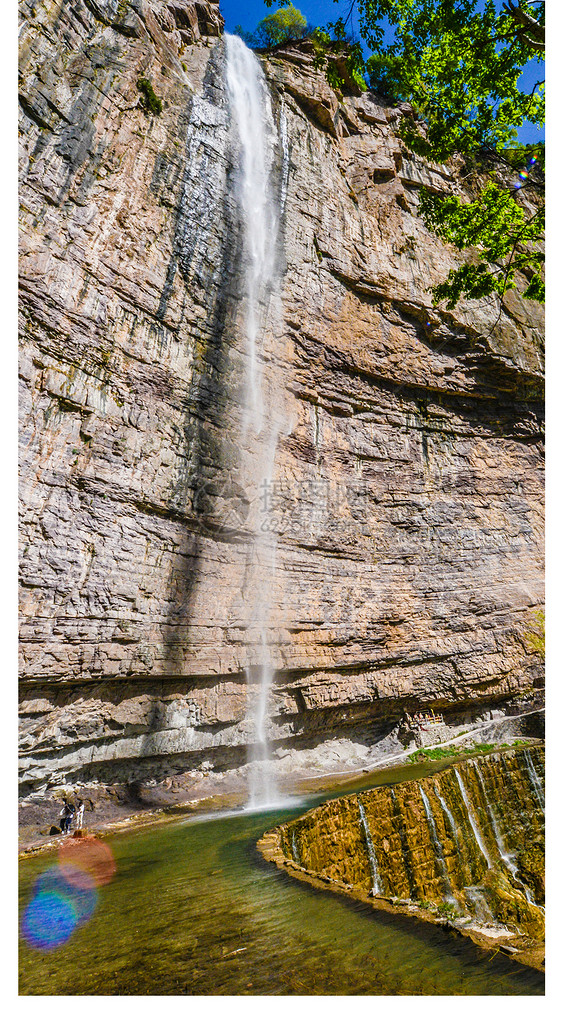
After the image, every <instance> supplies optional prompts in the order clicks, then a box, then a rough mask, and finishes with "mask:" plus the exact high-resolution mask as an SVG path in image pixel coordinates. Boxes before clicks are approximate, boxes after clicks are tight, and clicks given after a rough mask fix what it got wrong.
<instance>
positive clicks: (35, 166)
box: [20, 0, 542, 792]
mask: <svg viewBox="0 0 562 1014" xmlns="http://www.w3.org/2000/svg"><path fill="white" fill-rule="evenodd" d="M20 7H21V18H22V20H21V30H20V46H21V60H20V113H21V136H20V140H21V248H20V254H21V256H20V279H21V301H20V314H21V358H20V380H21V400H20V407H21V428H20V432H21V459H20V460H21V486H20V489H21V515H20V516H21V541H20V547H21V666H20V677H21V695H22V735H23V738H22V785H23V790H24V792H28V791H29V790H31V789H36V788H39V787H41V786H44V785H45V784H46V782H47V781H49V782H51V783H53V782H55V783H56V782H61V781H65V780H70V781H71V780H72V779H81V780H88V779H90V780H92V779H94V780H97V779H99V780H100V781H104V780H105V781H111V780H114V781H115V780H123V779H124V780H127V779H130V778H133V777H135V778H139V777H145V776H149V775H154V774H155V775H156V776H157V777H161V776H163V775H164V774H165V775H170V774H171V773H173V772H178V771H188V770H190V769H191V768H192V767H194V766H196V765H198V764H200V763H202V762H206V763H215V764H218V765H222V766H223V767H228V766H235V765H239V764H241V763H243V761H244V758H245V751H246V747H247V744H248V742H249V741H250V740H251V739H252V734H253V730H252V723H251V721H250V720H249V718H248V715H249V713H250V712H249V709H248V702H249V700H251V698H252V695H253V694H254V692H255V685H254V682H255V678H256V677H255V672H256V663H257V646H256V644H255V639H254V636H253V633H252V630H251V624H250V622H249V615H248V613H249V605H248V603H249V600H250V597H251V596H250V589H251V588H253V589H254V591H255V588H256V586H258V587H259V583H260V581H263V580H264V579H263V575H262V576H261V577H260V571H259V566H258V563H257V561H256V559H255V552H254V549H255V545H254V541H253V533H255V532H256V531H257V530H259V528H260V526H261V525H265V526H267V527H268V528H269V529H270V530H273V531H275V533H276V535H277V552H276V569H275V575H274V577H271V576H270V578H268V584H269V587H268V590H267V593H268V596H269V599H270V601H271V610H270V633H269V641H270V653H271V663H272V665H273V667H274V668H275V671H276V676H275V685H274V688H273V695H272V702H271V707H270V712H271V713H270V728H269V736H270V739H271V740H272V742H273V743H274V745H279V746H287V745H292V746H294V745H299V744H303V745H307V746H310V745H311V744H312V745H313V744H314V743H317V742H321V741H322V740H325V739H326V738H330V737H332V738H333V737H337V736H338V735H341V734H345V735H348V736H351V737H353V736H354V735H362V736H365V735H367V736H370V737H371V739H374V740H376V739H377V737H380V736H383V735H384V734H385V731H387V730H388V728H389V727H390V726H391V725H392V724H393V723H395V722H396V721H397V720H398V718H399V717H400V716H401V714H402V713H403V710H404V709H405V708H407V709H409V710H411V709H412V708H415V707H416V705H419V704H426V705H433V706H438V707H439V708H440V709H441V710H444V711H447V710H448V711H450V712H454V711H455V710H456V711H459V710H462V709H463V708H464V709H466V708H467V707H469V706H470V707H473V706H479V705H482V706H485V705H489V704H490V703H491V702H501V701H505V700H507V699H510V698H513V695H515V694H518V693H523V692H526V691H529V690H531V689H532V688H534V687H537V686H540V685H541V666H540V659H539V658H538V656H537V654H536V652H535V651H534V649H533V645H532V642H531V641H530V640H529V636H528V632H529V630H530V629H531V628H532V627H533V625H534V623H535V617H536V610H537V608H538V607H539V606H540V603H541V601H542V562H541V553H542V541H541V540H542V490H541V480H540V465H541V460H542V459H541V453H542V436H541V432H542V431H541V412H542V400H541V399H542V393H541V392H542V386H541V367H542V358H541V321H540V315H539V308H538V307H537V306H535V305H534V304H530V303H528V302H527V301H523V300H522V299H520V298H519V296H518V295H517V294H511V295H510V297H509V301H508V303H507V307H506V310H505V311H504V312H503V313H502V314H501V316H499V317H498V307H497V306H496V305H492V304H484V303H482V304H474V305H472V304H466V305H464V306H462V307H459V308H458V310H456V311H452V312H451V311H437V310H434V309H432V307H431V296H430V292H429V289H430V287H431V285H432V284H435V283H436V282H437V281H438V280H441V279H442V278H443V276H444V274H446V272H447V270H448V268H449V267H450V266H451V265H452V264H454V263H455V254H454V251H452V250H451V249H449V248H447V247H445V246H443V245H442V244H441V243H440V242H439V241H438V240H437V239H436V238H435V237H434V236H432V235H431V234H430V233H428V231H427V230H426V228H425V226H424V225H423V223H422V221H421V220H420V218H419V216H418V215H417V212H416V209H417V205H418V193H419V187H420V186H421V185H426V186H430V187H432V188H433V189H434V190H437V191H445V190H447V189H450V188H453V189H458V188H459V187H460V185H461V184H460V182H459V177H458V173H457V171H456V170H455V168H454V167H448V168H447V167H443V166H429V165H426V164H423V163H422V162H421V161H420V160H414V159H413V158H412V157H411V156H409V155H408V153H407V152H406V151H405V149H404V147H403V145H402V143H401V141H400V140H399V138H398V135H397V128H398V126H399V121H400V118H401V116H402V114H403V110H402V109H395V108H391V107H389V106H388V105H385V104H384V102H383V101H382V100H380V99H379V98H377V97H376V96H374V95H372V94H371V93H365V94H362V95H353V94H349V95H340V94H336V93H335V92H334V91H333V90H332V89H330V88H329V87H328V85H327V84H326V82H325V80H324V79H323V78H322V76H321V75H320V74H319V73H318V72H317V71H315V70H314V67H313V64H312V55H311V52H310V51H309V48H308V44H307V43H306V42H305V43H303V44H301V45H299V46H297V47H293V48H291V47H289V48H288V49H286V50H278V51H276V52H275V53H273V54H272V55H270V56H269V57H262V61H263V66H264V70H265V73H266V75H267V78H268V81H269V86H270V92H271V100H272V109H273V116H274V120H275V124H276V129H277V138H276V141H275V152H274V154H275V170H274V174H273V176H274V178H273V181H272V185H273V186H274V188H275V193H276V200H277V205H278V211H279V241H278V267H277V285H276V287H275V290H274V291H273V292H272V293H271V295H270V299H269V302H268V305H267V306H264V307H263V308H262V309H263V321H262V324H263V326H262V330H261V337H260V342H261V353H260V356H261V362H262V368H263V382H264V386H265V390H266V392H268V397H269V404H270V405H271V406H274V407H275V411H276V412H278V413H279V420H280V421H279V425H278V439H277V449H276V455H275V463H274V473H273V475H272V477H271V480H270V482H269V483H268V484H267V485H266V486H263V484H261V485H260V483H259V481H258V480H259V469H258V468H257V465H256V464H255V462H256V461H257V459H258V458H259V441H258V442H257V444H256V446H254V445H253V444H251V445H249V444H248V442H246V443H245V442H244V437H243V433H242V430H241V390H242V387H243V378H244V371H245V362H246V350H245V348H244V344H243V333H242V332H243V329H242V327H241V316H242V314H243V306H242V302H241V299H240V270H241V268H240V250H241V231H240V230H241V225H240V221H239V216H238V214H237V209H236V202H235V200H234V196H233V188H234V185H235V179H236V171H237V167H236V165H234V164H233V159H234V155H233V150H234V149H233V144H232V124H231V122H230V117H229V112H228V103H227V98H226V93H225V75H224V63H225V48H224V40H223V39H222V38H221V34H220V33H221V30H222V19H221V17H220V15H219V13H218V8H217V5H216V4H215V3H210V2H209V3H203V2H201V3H188V2H184V0H174V2H164V0H131V2H117V0H76V2H74V3H72V4H68V3H65V2H64V0H34V2H33V3H31V0H29V2H28V0H24V2H22V4H21V5H20ZM142 81H145V82H148V83H149V85H150V89H151V90H152V93H153V94H154V96H155V98H156V99H157V100H159V101H160V103H161V107H162V108H161V111H160V112H157V111H155V110H154V109H151V108H150V102H149V100H148V98H147V95H148V94H149V91H147V89H148V86H143V85H139V82H142ZM254 466H255V467H254ZM252 469H253V471H252ZM262 486H263V488H262Z"/></svg>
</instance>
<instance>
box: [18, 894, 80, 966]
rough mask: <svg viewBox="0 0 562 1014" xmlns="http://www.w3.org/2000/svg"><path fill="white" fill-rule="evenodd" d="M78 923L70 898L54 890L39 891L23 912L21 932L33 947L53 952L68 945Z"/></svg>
mask: <svg viewBox="0 0 562 1014" xmlns="http://www.w3.org/2000/svg"><path fill="white" fill-rule="evenodd" d="M77 922H78V919H77V916H76V912H75V910H74V907H73V905H72V902H71V901H70V899H69V898H67V897H65V896H64V895H61V894H59V893H58V891H54V890H53V891H39V893H38V894H36V895H35V897H34V898H32V900H31V901H30V903H29V905H28V906H27V908H26V910H25V912H24V913H23V918H22V922H21V933H22V936H23V938H24V940H25V941H26V943H28V944H29V945H30V946H31V947H39V948H41V950H44V951H50V950H53V949H54V948H55V947H60V945H61V944H64V943H66V941H67V940H68V939H69V937H70V936H71V935H72V933H73V932H74V930H75V929H76V925H77Z"/></svg>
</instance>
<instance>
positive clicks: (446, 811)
mask: <svg viewBox="0 0 562 1014" xmlns="http://www.w3.org/2000/svg"><path fill="white" fill-rule="evenodd" d="M433 791H434V792H435V795H436V796H437V799H438V800H439V802H440V804H441V809H442V810H443V813H444V814H445V816H446V818H447V820H448V822H449V827H450V828H451V834H452V835H453V838H454V841H455V845H456V848H457V852H458V854H459V858H460V851H461V850H460V843H459V829H458V827H457V825H456V824H455V818H454V817H453V814H452V813H451V811H450V809H449V807H448V806H447V804H446V802H445V800H444V799H443V796H442V795H441V794H440V793H439V792H438V790H437V786H434V787H433Z"/></svg>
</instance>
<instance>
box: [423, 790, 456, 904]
mask: <svg viewBox="0 0 562 1014" xmlns="http://www.w3.org/2000/svg"><path fill="white" fill-rule="evenodd" d="M420 795H421V797H422V803H423V808H424V810H425V815H426V817H427V823H428V826H429V835H430V838H431V844H432V846H433V852H434V855H435V859H436V861H437V866H438V868H439V872H440V875H441V880H442V881H443V886H444V887H445V895H444V898H445V901H448V902H450V903H452V904H456V900H455V897H454V895H453V889H452V887H451V881H450V880H449V874H448V873H447V865H446V863H445V856H444V855H443V848H442V845H441V842H440V841H439V837H438V835H437V828H436V827H435V820H434V819H433V814H432V812H431V806H430V805H429V799H428V798H427V796H426V794H425V792H424V791H423V788H422V786H421V785H420Z"/></svg>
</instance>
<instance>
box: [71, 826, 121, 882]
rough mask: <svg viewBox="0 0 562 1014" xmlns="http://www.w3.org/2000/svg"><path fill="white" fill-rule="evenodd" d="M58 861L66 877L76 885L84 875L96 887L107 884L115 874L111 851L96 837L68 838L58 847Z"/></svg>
mask: <svg viewBox="0 0 562 1014" xmlns="http://www.w3.org/2000/svg"><path fill="white" fill-rule="evenodd" d="M59 863H60V864H61V865H62V866H64V869H65V876H66V878H67V879H68V880H70V882H71V883H75V884H77V885H78V886H80V884H81V878H83V877H84V876H87V877H90V878H91V880H92V881H93V883H94V884H95V885H96V886H97V887H101V885H102V884H109V881H110V880H112V879H113V877H114V876H115V870H116V866H115V859H114V858H113V853H112V851H111V849H110V848H109V845H106V844H105V843H104V842H102V841H98V840H97V838H70V839H69V841H67V842H65V843H64V845H61V847H60V848H59Z"/></svg>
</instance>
